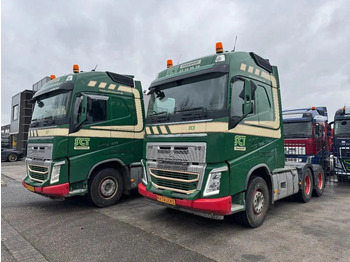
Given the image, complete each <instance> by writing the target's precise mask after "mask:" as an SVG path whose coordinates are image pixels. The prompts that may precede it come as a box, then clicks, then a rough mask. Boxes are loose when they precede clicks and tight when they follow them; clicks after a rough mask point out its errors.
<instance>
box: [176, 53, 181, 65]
mask: <svg viewBox="0 0 350 262" xmlns="http://www.w3.org/2000/svg"><path fill="white" fill-rule="evenodd" d="M180 58H181V54H180V56H179V60H177V64H180Z"/></svg>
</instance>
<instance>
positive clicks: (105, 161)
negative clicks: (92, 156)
mask: <svg viewBox="0 0 350 262" xmlns="http://www.w3.org/2000/svg"><path fill="white" fill-rule="evenodd" d="M109 162H117V163H118V164H120V165H121V167H122V168H123V169H125V164H124V162H123V161H122V160H120V159H119V158H111V159H107V160H103V161H101V162H98V163H96V164H95V165H94V166H93V167H92V168H91V169H90V172H89V175H88V177H87V179H90V177H91V174H92V172H93V170H94V169H95V168H96V167H97V166H99V165H102V164H105V163H109Z"/></svg>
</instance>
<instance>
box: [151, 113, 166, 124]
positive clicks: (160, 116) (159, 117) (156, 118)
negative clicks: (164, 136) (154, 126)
mask: <svg viewBox="0 0 350 262" xmlns="http://www.w3.org/2000/svg"><path fill="white" fill-rule="evenodd" d="M169 115H170V114H169V113H168V111H162V112H159V113H154V114H152V115H150V116H149V119H150V120H151V122H152V123H156V122H164V121H167V120H169Z"/></svg>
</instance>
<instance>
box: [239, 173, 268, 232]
mask: <svg viewBox="0 0 350 262" xmlns="http://www.w3.org/2000/svg"><path fill="white" fill-rule="evenodd" d="M269 203H270V195H269V190H268V188H267V185H266V182H265V180H264V179H263V178H261V177H253V179H252V180H251V181H250V183H249V185H248V190H247V193H246V210H245V211H244V212H241V213H238V214H237V215H236V218H237V220H238V221H239V222H240V223H241V224H243V225H244V226H246V227H252V228H255V227H259V226H261V225H262V223H264V220H265V218H266V213H267V210H268V208H269Z"/></svg>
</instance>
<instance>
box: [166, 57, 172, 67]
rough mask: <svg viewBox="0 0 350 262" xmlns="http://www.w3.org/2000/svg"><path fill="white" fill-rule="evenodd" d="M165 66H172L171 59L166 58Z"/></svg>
mask: <svg viewBox="0 0 350 262" xmlns="http://www.w3.org/2000/svg"><path fill="white" fill-rule="evenodd" d="M166 67H167V68H170V67H173V60H171V59H168V60H167V61H166Z"/></svg>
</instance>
